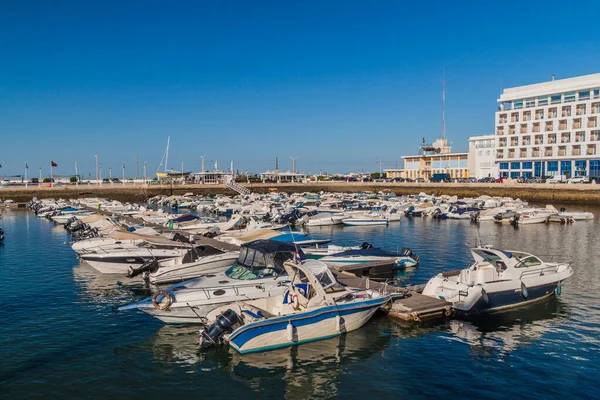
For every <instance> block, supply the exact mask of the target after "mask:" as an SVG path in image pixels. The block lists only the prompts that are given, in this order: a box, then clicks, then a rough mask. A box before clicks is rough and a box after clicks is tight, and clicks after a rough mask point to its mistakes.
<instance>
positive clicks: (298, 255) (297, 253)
mask: <svg viewBox="0 0 600 400" xmlns="http://www.w3.org/2000/svg"><path fill="white" fill-rule="evenodd" d="M295 261H296V264H300V263H301V262H302V258H301V257H300V253H299V252H298V248H296V258H295Z"/></svg>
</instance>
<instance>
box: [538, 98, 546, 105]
mask: <svg viewBox="0 0 600 400" xmlns="http://www.w3.org/2000/svg"><path fill="white" fill-rule="evenodd" d="M547 105H548V96H540V97H538V106H547Z"/></svg>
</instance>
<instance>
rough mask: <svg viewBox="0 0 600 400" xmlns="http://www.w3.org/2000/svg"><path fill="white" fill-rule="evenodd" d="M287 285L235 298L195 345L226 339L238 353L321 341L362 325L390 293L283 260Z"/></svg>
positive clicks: (323, 268)
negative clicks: (273, 292) (281, 290)
mask: <svg viewBox="0 0 600 400" xmlns="http://www.w3.org/2000/svg"><path fill="white" fill-rule="evenodd" d="M284 267H285V269H286V270H287V273H288V276H289V277H290V278H291V280H290V281H289V283H288V285H289V286H288V290H287V291H286V292H285V293H283V294H281V295H279V296H273V297H269V298H264V299H257V300H253V301H240V302H237V303H236V304H234V305H232V306H231V307H228V308H227V309H226V310H222V311H221V312H220V313H219V314H216V315H214V319H213V320H214V323H213V324H212V325H211V326H209V327H208V328H207V329H205V330H204V331H202V333H201V335H200V340H199V342H200V344H201V346H202V347H210V346H212V345H214V344H217V343H221V342H224V343H227V344H229V345H230V346H231V347H232V348H234V349H235V350H236V351H238V352H239V353H241V354H246V353H254V352H261V351H267V350H273V349H278V348H282V347H288V346H294V345H298V344H302V343H308V342H313V341H317V340H323V339H328V338H332V337H335V336H339V335H342V334H344V333H346V332H351V331H353V330H355V329H358V328H360V327H362V326H363V325H364V324H366V323H367V322H368V321H369V319H371V317H372V316H373V314H375V312H376V311H377V310H378V309H379V308H380V307H382V306H384V305H385V304H387V303H388V302H389V301H390V300H391V295H389V294H385V293H380V292H377V291H375V290H370V289H369V290H360V289H352V288H346V287H343V286H342V285H340V284H339V283H338V282H337V281H336V280H335V278H334V277H333V274H332V273H331V271H330V270H329V268H328V267H327V265H325V264H324V263H322V262H320V261H317V260H307V261H304V262H303V263H302V264H295V263H293V262H286V263H284Z"/></svg>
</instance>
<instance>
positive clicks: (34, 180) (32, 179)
mask: <svg viewBox="0 0 600 400" xmlns="http://www.w3.org/2000/svg"><path fill="white" fill-rule="evenodd" d="M29 182H31V183H40V180H39V179H38V178H31V179H30V180H29Z"/></svg>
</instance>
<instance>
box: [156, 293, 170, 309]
mask: <svg viewBox="0 0 600 400" xmlns="http://www.w3.org/2000/svg"><path fill="white" fill-rule="evenodd" d="M161 294H162V295H163V296H164V298H165V299H166V300H167V302H166V303H165V304H164V305H162V306H161V305H160V304H158V302H157V301H156V299H157V298H158V296H159V295H161ZM172 302H173V299H172V298H171V295H170V294H169V293H168V292H165V291H164V290H159V291H158V292H156V293H154V296H152V305H153V306H154V308H156V309H157V310H161V311H162V310H166V309H167V308H169V306H170V305H171V303H172Z"/></svg>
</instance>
